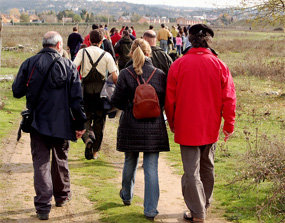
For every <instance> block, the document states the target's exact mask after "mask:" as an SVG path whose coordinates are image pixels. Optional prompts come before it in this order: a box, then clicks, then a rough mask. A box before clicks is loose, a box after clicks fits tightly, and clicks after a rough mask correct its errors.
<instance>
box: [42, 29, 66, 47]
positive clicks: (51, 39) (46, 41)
mask: <svg viewBox="0 0 285 223" xmlns="http://www.w3.org/2000/svg"><path fill="white" fill-rule="evenodd" d="M58 42H60V43H61V44H62V43H63V41H62V37H61V35H60V34H59V33H58V32H55V31H49V32H47V33H46V34H45V35H44V37H43V47H52V46H56V44H57V43H58Z"/></svg>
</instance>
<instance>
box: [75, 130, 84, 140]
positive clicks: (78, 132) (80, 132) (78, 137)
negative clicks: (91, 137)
mask: <svg viewBox="0 0 285 223" xmlns="http://www.w3.org/2000/svg"><path fill="white" fill-rule="evenodd" d="M85 132H86V130H85V129H83V130H81V131H77V130H76V131H75V133H76V139H80V138H81V137H82V136H83V134H84V133H85Z"/></svg>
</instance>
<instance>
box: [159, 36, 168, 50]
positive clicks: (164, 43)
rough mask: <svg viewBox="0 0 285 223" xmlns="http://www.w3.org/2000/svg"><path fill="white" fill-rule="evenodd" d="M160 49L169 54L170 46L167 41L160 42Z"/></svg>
mask: <svg viewBox="0 0 285 223" xmlns="http://www.w3.org/2000/svg"><path fill="white" fill-rule="evenodd" d="M160 48H161V49H163V51H164V52H165V53H167V50H168V44H167V40H163V39H162V40H160Z"/></svg>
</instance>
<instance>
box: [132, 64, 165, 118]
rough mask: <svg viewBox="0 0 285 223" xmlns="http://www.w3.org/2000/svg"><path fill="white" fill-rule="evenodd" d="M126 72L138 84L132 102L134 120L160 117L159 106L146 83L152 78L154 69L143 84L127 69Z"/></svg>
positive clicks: (152, 90) (154, 93)
mask: <svg viewBox="0 0 285 223" xmlns="http://www.w3.org/2000/svg"><path fill="white" fill-rule="evenodd" d="M127 71H128V72H129V73H130V74H131V75H132V76H133V78H134V79H135V80H136V81H137V82H138V86H137V88H136V91H135V95H134V100H133V115H134V117H135V118H136V119H143V118H157V117H159V116H160V105H159V100H158V97H157V94H156V91H155V89H154V87H153V86H151V85H150V84H149V83H148V82H149V81H150V79H151V78H152V77H153V75H154V73H155V71H156V68H155V69H154V71H153V72H152V74H151V75H150V76H149V78H148V80H147V81H145V80H144V79H143V78H142V79H143V82H144V83H143V84H141V83H140V80H139V77H138V76H137V75H134V74H133V73H132V72H131V71H130V70H129V69H128V68H127Z"/></svg>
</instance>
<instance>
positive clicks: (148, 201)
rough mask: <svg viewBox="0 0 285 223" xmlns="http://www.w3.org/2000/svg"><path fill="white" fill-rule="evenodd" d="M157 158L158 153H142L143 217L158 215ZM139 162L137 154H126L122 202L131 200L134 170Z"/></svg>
mask: <svg viewBox="0 0 285 223" xmlns="http://www.w3.org/2000/svg"><path fill="white" fill-rule="evenodd" d="M158 157H159V153H158V152H157V153H144V156H143V168H144V182H145V189H144V215H145V216H148V217H155V216H156V215H157V214H158V211H157V204H158V199H159V184H158V173H157V169H158ZM138 161H139V153H138V152H126V153H125V163H124V169H123V179H122V192H121V198H122V200H123V201H131V200H132V198H133V189H134V184H135V176H136V170H137V166H138Z"/></svg>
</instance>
